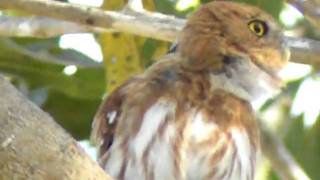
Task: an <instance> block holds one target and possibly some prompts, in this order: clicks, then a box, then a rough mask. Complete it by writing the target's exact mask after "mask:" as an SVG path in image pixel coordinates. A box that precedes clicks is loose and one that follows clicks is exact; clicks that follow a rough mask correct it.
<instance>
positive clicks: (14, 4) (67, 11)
mask: <svg viewBox="0 0 320 180" xmlns="http://www.w3.org/2000/svg"><path fill="white" fill-rule="evenodd" d="M132 2H134V1H132ZM0 8H4V9H18V10H23V11H27V12H29V13H33V14H36V15H40V16H47V17H50V18H57V19H61V20H65V21H71V22H74V23H77V24H81V25H84V26H90V27H99V29H95V28H90V29H88V31H90V32H101V28H104V29H105V30H107V29H108V30H110V29H113V30H116V31H121V32H127V33H132V34H136V35H140V36H144V37H150V38H154V39H159V40H165V41H174V40H175V39H176V36H177V34H178V32H179V31H180V30H181V29H182V27H183V25H184V24H185V20H184V19H178V18H174V17H173V16H167V15H163V14H160V13H151V12H147V11H141V12H135V11H123V12H114V11H103V10H101V9H99V8H94V7H87V6H81V5H75V4H68V3H62V2H57V1H43V0H1V1H0ZM17 27H19V26H17ZM75 29H76V28H75ZM43 30H45V29H43ZM47 30H48V31H50V30H49V29H48V28H47ZM83 30H84V29H83V28H80V29H79V31H80V32H83ZM18 31H19V30H12V31H11V32H9V35H10V36H11V35H12V36H14V35H13V34H12V32H18ZM0 32H3V33H2V35H5V33H4V31H3V30H2V31H1V30H0ZM51 32H52V31H51ZM66 32H67V33H68V32H70V30H67V31H66ZM62 33H63V32H61V31H58V32H57V34H56V35H61V34H62ZM17 34H18V35H19V33H17ZM21 34H24V33H20V35H21ZM38 36H39V35H38ZM50 36H53V34H50ZM285 39H286V40H287V41H288V42H289V44H288V45H289V46H290V48H291V50H292V61H295V62H299V63H304V64H312V65H316V66H317V67H320V59H319V58H318V57H320V51H319V50H320V42H318V41H313V40H309V39H301V38H294V37H286V38H285Z"/></svg>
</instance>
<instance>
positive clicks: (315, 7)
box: [287, 0, 320, 28]
mask: <svg viewBox="0 0 320 180" xmlns="http://www.w3.org/2000/svg"><path fill="white" fill-rule="evenodd" d="M287 2H288V3H290V4H291V5H293V6H294V7H296V8H297V9H298V10H299V11H300V12H301V13H303V14H304V16H305V17H306V18H307V19H308V21H309V22H310V23H311V24H312V25H314V26H315V27H317V28H320V6H319V5H320V3H319V2H317V1H315V0H287Z"/></svg>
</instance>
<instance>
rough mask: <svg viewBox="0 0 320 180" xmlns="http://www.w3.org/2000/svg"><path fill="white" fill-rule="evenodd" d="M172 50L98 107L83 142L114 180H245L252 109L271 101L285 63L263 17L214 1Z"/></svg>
mask: <svg viewBox="0 0 320 180" xmlns="http://www.w3.org/2000/svg"><path fill="white" fill-rule="evenodd" d="M177 39H178V40H177V43H176V44H175V45H174V46H173V48H172V49H171V50H170V51H169V53H168V54H166V55H164V56H163V57H162V58H161V59H160V60H159V61H157V62H156V63H155V64H153V65H152V66H151V67H149V68H148V69H147V70H146V71H145V72H144V73H143V74H141V75H138V76H135V77H132V78H131V79H129V80H127V81H126V82H125V83H123V84H122V85H120V86H119V87H118V88H117V89H116V90H114V91H113V92H111V93H110V95H109V96H108V97H107V98H106V99H105V100H104V101H103V103H102V104H101V106H100V108H99V110H98V112H97V114H96V116H95V118H94V122H93V130H92V137H93V138H94V140H95V141H96V142H97V145H98V148H99V155H98V156H99V157H98V159H99V163H100V164H101V166H102V167H103V168H104V169H105V171H106V172H107V173H108V174H109V175H111V176H112V177H113V178H115V179H120V180H122V179H130V180H144V179H146V180H149V179H156V180H164V179H166V180H178V179H195V180H201V179H215V180H252V179H254V174H255V166H256V165H255V164H256V158H257V152H259V130H258V128H257V124H256V118H255V115H254V111H253V107H252V105H251V104H252V102H254V101H255V100H257V99H259V98H262V97H270V96H272V95H274V94H275V93H277V92H278V90H279V89H280V88H281V86H282V83H281V80H280V78H279V77H278V76H277V73H278V71H279V70H280V69H281V68H282V67H283V66H284V65H285V64H286V63H287V61H288V59H289V53H288V48H287V46H286V44H285V42H284V41H283V34H282V32H281V29H280V28H279V26H278V25H277V23H276V22H275V20H274V19H273V18H272V17H271V16H270V15H268V14H267V13H265V12H263V11H262V10H260V9H258V8H256V7H253V6H249V5H244V4H239V3H235V2H229V1H228V2H224V1H214V2H210V3H208V4H205V5H203V6H201V7H200V8H199V10H197V11H196V12H195V13H194V14H193V15H191V16H190V18H189V19H188V21H187V23H186V25H185V27H184V28H183V30H182V31H181V32H180V34H179V36H178V38H177Z"/></svg>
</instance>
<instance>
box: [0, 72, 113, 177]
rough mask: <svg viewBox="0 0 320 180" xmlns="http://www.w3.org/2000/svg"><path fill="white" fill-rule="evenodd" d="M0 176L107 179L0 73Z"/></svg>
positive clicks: (54, 124)
mask: <svg viewBox="0 0 320 180" xmlns="http://www.w3.org/2000/svg"><path fill="white" fill-rule="evenodd" d="M0 127H1V131H0V179H8V180H9V179H33V180H37V179H46V180H51V179H59V180H60V179H86V180H89V179H92V180H93V179H94V180H99V179H111V178H110V177H108V175H107V174H106V173H105V172H104V171H103V170H102V169H101V168H100V167H99V165H98V164H97V163H95V162H94V161H93V160H91V159H90V157H88V155H87V154H86V153H85V152H84V151H83V150H82V149H81V147H79V146H78V144H77V142H76V141H75V140H74V139H72V138H71V136H70V135H69V134H68V133H66V132H65V131H64V130H63V129H62V128H61V127H60V126H59V125H57V124H56V123H55V122H54V120H53V119H52V118H51V117H50V116H49V115H48V114H47V113H45V112H43V111H42V110H41V109H40V108H38V107H37V106H36V105H34V104H33V103H31V102H30V101H29V100H28V99H27V98H25V97H23V95H22V94H21V93H19V92H18V91H17V90H16V89H15V88H14V87H13V86H12V85H11V84H10V83H9V82H7V80H5V79H4V78H3V77H2V76H0Z"/></svg>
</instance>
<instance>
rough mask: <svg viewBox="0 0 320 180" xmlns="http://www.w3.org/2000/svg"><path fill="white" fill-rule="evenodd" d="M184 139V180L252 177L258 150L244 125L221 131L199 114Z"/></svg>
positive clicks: (191, 122)
mask: <svg viewBox="0 0 320 180" xmlns="http://www.w3.org/2000/svg"><path fill="white" fill-rule="evenodd" d="M184 138H185V144H184V147H183V148H182V154H184V155H185V158H184V174H185V179H217V180H223V179H225V180H251V179H253V178H254V171H255V162H256V154H257V149H256V145H255V144H253V142H252V140H251V138H250V137H249V134H248V132H247V131H246V130H245V128H244V127H243V126H233V127H232V126H231V127H228V128H222V127H220V126H219V125H218V124H216V123H214V122H212V121H211V120H210V119H209V120H208V119H206V117H205V116H203V115H202V114H201V112H198V113H196V114H195V116H193V118H191V119H190V120H189V123H188V125H187V127H186V130H185V134H184Z"/></svg>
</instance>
